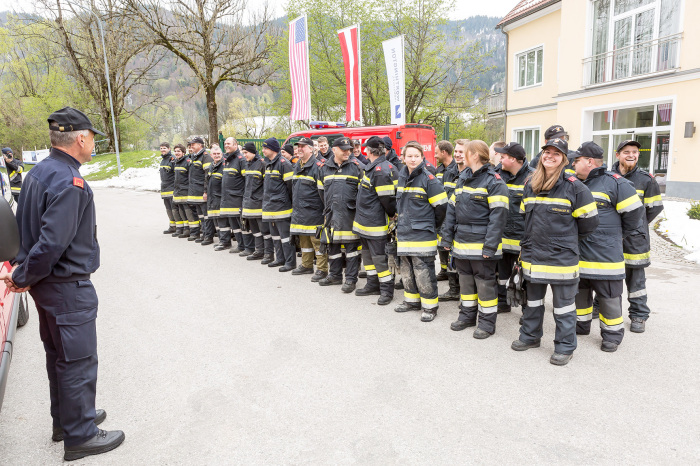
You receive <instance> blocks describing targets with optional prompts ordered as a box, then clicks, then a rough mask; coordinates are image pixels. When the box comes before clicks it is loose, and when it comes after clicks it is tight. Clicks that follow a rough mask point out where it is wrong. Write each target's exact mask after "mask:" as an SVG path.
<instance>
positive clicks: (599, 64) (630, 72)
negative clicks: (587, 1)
mask: <svg viewBox="0 0 700 466" xmlns="http://www.w3.org/2000/svg"><path fill="white" fill-rule="evenodd" d="M591 1H592V4H593V5H592V6H593V8H592V9H593V17H592V21H593V22H592V25H591V43H590V51H591V53H590V57H589V58H586V59H585V60H584V65H585V70H586V71H585V85H591V84H600V83H605V82H610V81H617V80H620V79H627V78H632V77H635V76H641V75H645V74H650V73H656V72H660V71H667V70H673V69H676V68H678V66H679V57H680V53H679V52H680V43H681V35H680V33H679V32H680V29H681V14H680V9H681V0H591Z"/></svg>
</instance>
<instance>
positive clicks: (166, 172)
mask: <svg viewBox="0 0 700 466" xmlns="http://www.w3.org/2000/svg"><path fill="white" fill-rule="evenodd" d="M160 155H161V159H160V168H159V172H160V197H161V198H162V199H163V203H164V204H165V212H166V213H167V214H168V220H170V226H169V228H168V229H167V230H165V231H164V232H163V234H165V235H168V234H171V235H172V234H173V233H175V231H176V227H177V222H176V220H175V216H174V215H173V189H174V188H173V185H174V183H175V170H174V168H175V163H174V161H173V159H174V157H173V153H172V152H170V143H167V142H162V143H161V144H160ZM180 225H182V222H180Z"/></svg>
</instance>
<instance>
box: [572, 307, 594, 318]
mask: <svg viewBox="0 0 700 466" xmlns="http://www.w3.org/2000/svg"><path fill="white" fill-rule="evenodd" d="M592 312H593V306H591V307H587V308H586V309H576V315H577V316H587V315H588V314H591V313H592Z"/></svg>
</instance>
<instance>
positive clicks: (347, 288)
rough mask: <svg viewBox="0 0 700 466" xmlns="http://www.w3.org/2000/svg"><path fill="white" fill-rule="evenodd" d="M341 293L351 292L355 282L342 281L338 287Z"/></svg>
mask: <svg viewBox="0 0 700 466" xmlns="http://www.w3.org/2000/svg"><path fill="white" fill-rule="evenodd" d="M340 291H342V292H343V293H352V292H353V291H355V284H354V283H353V282H348V281H346V282H345V283H343V287H342V288H341V289H340Z"/></svg>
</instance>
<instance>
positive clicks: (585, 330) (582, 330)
mask: <svg viewBox="0 0 700 466" xmlns="http://www.w3.org/2000/svg"><path fill="white" fill-rule="evenodd" d="M590 322H591V321H588V327H585V326H583V325H581V324H582V322H576V335H590V334H591V324H590Z"/></svg>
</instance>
